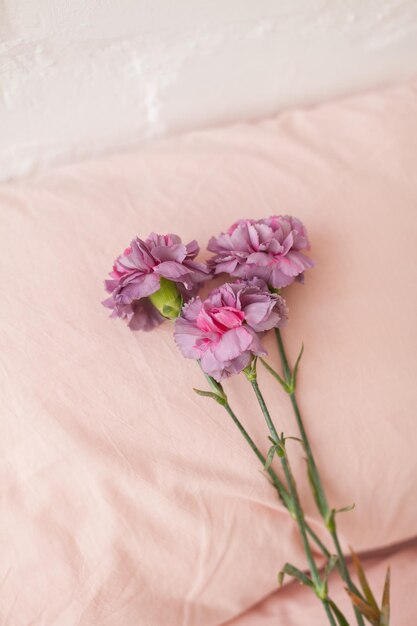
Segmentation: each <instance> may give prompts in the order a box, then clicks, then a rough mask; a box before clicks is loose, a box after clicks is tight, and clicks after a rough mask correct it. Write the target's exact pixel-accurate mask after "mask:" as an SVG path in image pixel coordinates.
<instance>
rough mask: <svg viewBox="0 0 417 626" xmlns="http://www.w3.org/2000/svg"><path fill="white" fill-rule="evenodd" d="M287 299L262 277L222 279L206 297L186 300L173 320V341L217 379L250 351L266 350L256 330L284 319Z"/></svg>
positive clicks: (243, 362) (243, 363)
mask: <svg viewBox="0 0 417 626" xmlns="http://www.w3.org/2000/svg"><path fill="white" fill-rule="evenodd" d="M287 315H288V311H287V306H286V304H285V300H284V299H283V298H282V297H281V296H279V295H278V294H273V293H270V291H269V290H268V287H267V285H266V284H265V282H264V281H262V280H259V279H254V280H252V281H250V282H237V283H226V284H224V285H222V286H221V287H219V288H217V289H214V290H213V291H212V292H211V293H210V295H209V296H208V297H207V299H206V300H205V301H204V302H202V300H201V299H200V298H196V299H195V300H192V301H191V302H190V303H189V304H187V305H185V306H184V308H183V312H182V315H181V317H179V318H178V319H177V320H176V322H175V341H176V343H177V345H178V346H179V348H180V350H181V352H182V353H183V355H184V356H185V357H187V358H189V359H198V360H200V363H201V367H202V369H203V370H204V372H205V373H206V374H209V375H210V376H212V377H213V378H214V379H215V380H217V381H218V382H220V381H221V380H222V379H223V378H225V377H227V376H231V375H232V374H238V373H239V372H241V371H242V370H243V369H244V368H245V367H247V366H248V365H249V363H250V362H251V360H252V357H253V356H254V355H265V354H266V351H265V349H264V347H263V346H262V344H261V341H260V338H259V335H258V333H262V332H264V331H266V330H270V329H271V328H274V327H279V326H282V325H283V324H284V323H285V322H286V320H287Z"/></svg>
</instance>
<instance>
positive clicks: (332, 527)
mask: <svg viewBox="0 0 417 626" xmlns="http://www.w3.org/2000/svg"><path fill="white" fill-rule="evenodd" d="M275 336H276V339H277V343H278V350H279V354H280V358H281V364H282V369H283V374H284V378H285V380H286V382H290V381H291V369H290V366H289V364H288V359H287V355H286V352H285V347H284V342H283V341H282V336H281V332H280V330H279V328H276V329H275ZM289 396H290V400H291V404H292V407H293V411H294V415H295V419H296V421H297V426H298V430H299V432H300V435H301V439H302V441H303V446H304V450H305V453H306V456H307V463H308V467H309V473H310V477H311V481H312V483H313V486H314V490H315V493H316V496H317V505H318V508H319V510H320V513H321V515H322V517H323V519H324V521H325V525H326V527H327V529H328V530H329V532H330V535H331V537H332V540H333V543H334V546H335V549H336V553H337V555H338V557H339V561H338V566H339V571H340V575H341V577H342V579H343V580H344V581H345V583H346V585H347V587H348V589H349V590H350V591H355V585H354V584H353V582H352V579H351V577H350V574H349V570H348V567H347V564H346V558H345V556H344V554H343V551H342V548H341V545H340V541H339V537H338V534H337V527H336V519H335V515H334V514H333V515H332V516H331V522H332V523H331V524H329V517H328V513H329V512H330V509H329V505H328V503H327V498H326V494H325V492H324V489H323V485H322V482H321V479H320V474H319V471H318V469H317V465H316V462H315V459H314V456H313V452H312V449H311V446H310V441H309V439H308V436H307V433H306V430H305V428H304V424H303V419H302V417H301V413H300V409H299V407H298V403H297V398H296V395H295V389H294V390H293V391H292V392H291V393H290V394H289ZM354 609H355V616H356V621H357V623H358V625H359V626H365V622H364V620H363V617H362V615H361V614H360V613H359V611H358V609H357V608H356V607H354Z"/></svg>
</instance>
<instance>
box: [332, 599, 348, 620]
mask: <svg viewBox="0 0 417 626" xmlns="http://www.w3.org/2000/svg"><path fill="white" fill-rule="evenodd" d="M328 603H329V604H330V606H331V608H332V611H333V613H334V615H335V618H336V619H337V623H338V624H339V626H349V622H348V621H347V619H346V617H345V616H344V615H343V613H342V611H341V610H340V609H339V608H338V607H337V606H336V604H335V603H334V602H333V600H330V598H329V599H328Z"/></svg>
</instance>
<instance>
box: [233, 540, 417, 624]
mask: <svg viewBox="0 0 417 626" xmlns="http://www.w3.org/2000/svg"><path fill="white" fill-rule="evenodd" d="M363 562H364V566H365V568H366V574H367V577H368V579H369V581H370V582H371V585H372V589H377V590H381V593H380V594H377V601H380V600H381V596H382V589H383V588H384V581H385V575H386V572H387V568H388V567H390V568H391V618H392V623H393V624H395V626H413V625H414V624H415V622H416V601H415V599H414V595H415V588H416V577H417V545H414V546H409V547H407V548H403V549H400V550H398V551H395V552H394V553H392V554H390V555H389V556H385V557H380V558H374V559H365V560H364V561H363ZM352 575H353V576H354V574H352ZM330 585H331V589H332V598H333V600H334V601H335V602H336V603H337V605H338V606H339V607H340V608H341V609H342V610H343V612H344V613H345V615H348V614H349V610H350V607H349V599H348V597H347V594H346V592H345V590H344V588H343V584H342V582H341V581H340V579H338V578H337V576H334V575H333V576H332V577H331V580H330ZM350 623H352V624H353V623H355V622H353V621H352V622H350ZM304 624H306V625H308V626H323V624H324V621H323V612H322V608H321V606H320V604H319V603H318V602H317V600H316V599H315V596H314V594H310V593H306V590H305V589H304V588H303V587H301V586H300V585H299V584H298V583H292V584H290V585H287V586H286V587H284V588H283V589H281V590H279V591H276V592H275V593H274V594H272V595H271V596H269V598H266V599H265V600H263V602H261V603H260V604H258V605H257V606H255V607H253V608H252V609H250V610H249V611H247V612H245V614H243V615H240V616H239V617H238V618H236V619H233V620H232V621H231V622H227V624H224V625H223V626H303V625H304Z"/></svg>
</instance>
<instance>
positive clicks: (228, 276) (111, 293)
mask: <svg viewBox="0 0 417 626" xmlns="http://www.w3.org/2000/svg"><path fill="white" fill-rule="evenodd" d="M309 248H310V244H309V240H308V236H307V231H306V229H305V227H304V225H303V224H302V222H301V221H300V220H299V219H297V218H294V217H290V216H281V215H277V216H272V217H269V218H266V219H260V220H250V219H246V220H239V221H238V222H236V223H235V224H233V225H232V226H231V227H230V228H229V230H228V231H227V232H225V233H221V234H220V235H219V236H218V237H212V238H211V239H210V241H209V243H208V250H209V251H210V252H212V253H213V256H212V257H211V258H210V259H209V261H208V262H207V263H206V264H204V263H200V262H198V261H196V257H197V255H198V253H199V246H198V244H197V242H196V241H191V242H190V243H188V244H187V245H185V244H183V243H182V241H181V239H180V237H178V236H177V235H173V234H168V235H158V234H155V233H152V234H151V235H149V237H148V238H147V239H144V240H143V239H140V238H139V237H136V238H135V239H133V241H132V242H131V244H130V246H129V247H128V248H126V250H125V251H124V252H123V254H121V255H120V256H119V257H117V259H116V260H115V262H114V265H113V269H112V271H111V272H110V279H109V280H106V281H105V288H106V291H107V293H108V298H107V299H106V300H105V301H104V302H103V304H104V306H106V307H108V308H109V309H111V317H113V318H117V317H119V318H121V319H123V320H125V322H126V323H127V325H128V326H129V328H130V329H131V330H143V331H150V330H153V329H155V328H156V327H157V326H158V325H159V324H161V323H162V322H164V321H165V320H171V322H173V334H174V339H175V342H176V344H177V346H178V348H179V350H180V351H181V353H182V354H183V356H184V357H186V358H188V359H194V360H195V361H197V363H198V365H199V366H200V368H201V370H202V373H203V375H204V377H205V380H206V381H207V383H208V388H207V389H206V390H204V389H194V391H195V392H196V393H197V394H198V395H200V396H203V397H206V398H209V399H212V400H214V401H215V402H217V403H218V404H220V405H221V406H222V407H224V409H225V411H226V412H227V413H228V414H229V416H230V417H231V419H232V420H233V422H234V423H235V425H236V426H237V428H238V429H239V431H240V433H241V434H242V436H243V437H244V438H245V440H246V442H247V443H248V445H249V446H250V448H251V449H252V451H253V452H254V454H255V455H256V456H257V458H258V459H259V461H260V463H261V464H262V466H263V468H264V470H265V472H266V473H267V474H268V476H269V478H270V481H271V488H274V489H275V490H276V491H277V495H278V497H279V498H280V500H281V501H282V503H283V505H284V506H285V507H286V509H287V510H288V513H289V515H290V516H291V518H292V519H293V520H294V523H295V524H296V525H297V527H298V531H299V535H300V539H301V543H302V545H303V548H304V552H305V556H306V570H305V571H302V570H300V569H299V568H297V567H295V566H294V565H292V564H290V563H286V564H284V565H283V567H282V568H281V570H280V572H279V574H278V582H279V584H282V581H283V579H284V576H285V575H287V576H290V577H293V578H295V579H296V580H297V581H298V582H299V583H300V584H302V585H304V586H306V587H308V588H309V589H310V590H311V591H312V592H313V593H314V594H315V595H316V596H317V599H318V601H319V602H320V603H321V604H322V606H323V610H324V611H325V613H326V616H327V620H328V622H329V623H330V624H332V625H333V626H337V625H339V626H348V625H349V622H348V619H347V618H346V616H345V615H344V614H343V613H342V611H341V610H340V608H339V607H338V606H337V605H336V604H335V602H334V601H333V600H332V598H331V595H330V591H329V584H328V581H329V576H330V574H331V572H332V571H333V570H335V571H337V572H338V574H339V575H340V576H341V578H342V579H343V581H344V584H345V587H346V591H347V593H348V595H349V597H350V599H351V602H352V605H353V609H354V616H355V621H356V623H357V624H358V625H359V626H364V624H365V620H367V622H368V623H370V624H372V625H373V626H388V625H389V613H390V599H389V590H390V575H389V570H388V572H387V575H386V579H385V584H384V589H383V593H382V600H381V603H380V604H379V603H378V602H377V601H376V599H375V595H374V593H373V592H372V590H371V588H370V586H369V583H368V581H367V579H366V575H365V573H364V569H363V567H362V564H361V562H360V559H359V557H358V556H357V555H356V553H355V552H354V551H353V550H352V549H351V560H352V563H353V566H354V569H355V571H356V574H357V578H358V585H357V584H356V583H355V582H354V581H353V580H352V578H351V575H350V573H349V570H348V567H347V561H346V557H345V555H344V553H343V551H342V548H341V545H340V541H339V536H338V530H337V515H338V514H340V513H343V512H346V511H349V510H351V509H352V508H353V507H352V506H348V507H345V508H343V509H338V510H337V509H335V508H333V507H332V506H331V504H329V502H328V499H327V496H326V492H325V489H324V486H323V483H322V480H321V478H320V473H319V470H318V465H317V463H316V460H315V458H314V454H313V451H312V448H311V445H310V442H309V439H308V435H307V432H306V429H305V426H304V422H303V419H302V416H301V413H300V410H299V406H298V403H297V397H296V389H297V372H298V369H299V365H300V360H301V357H302V354H303V347H302V348H301V350H300V353H299V355H298V358H297V360H296V362H295V364H294V366H293V367H291V366H290V363H289V361H288V358H287V355H286V351H285V347H284V342H283V338H282V334H281V329H282V328H283V327H284V326H285V325H286V324H287V320H288V308H287V305H286V302H285V299H284V296H283V294H284V293H285V288H286V287H288V286H289V285H290V284H292V283H293V282H294V281H298V282H299V283H303V281H304V273H305V271H306V270H309V269H310V268H312V267H313V266H314V263H313V261H312V260H311V258H310V257H309V256H307V255H306V251H307V250H309ZM217 275H220V276H225V282H224V283H223V284H221V285H220V286H219V287H216V288H215V289H213V290H212V291H211V292H210V293H208V295H207V297H206V298H204V299H203V298H201V297H200V296H198V295H197V294H198V291H199V289H200V287H201V286H202V285H203V284H204V283H206V282H207V281H209V280H210V279H211V278H213V277H214V276H217ZM268 331H274V333H275V336H276V342H277V349H278V351H279V355H280V360H281V365H282V371H281V372H277V371H275V370H274V369H273V368H272V367H271V365H270V364H269V363H268V361H267V360H266V358H265V357H267V352H266V350H265V348H264V345H263V343H262V339H263V337H264V335H265V333H267V332H268ZM259 363H261V365H262V366H263V367H265V368H266V370H267V371H268V372H269V373H270V374H271V376H273V377H274V379H275V380H276V381H277V385H278V386H279V388H280V390H281V391H282V392H284V393H286V394H287V395H288V397H289V400H290V402H291V405H292V408H293V412H294V417H295V421H296V424H297V427H298V431H299V437H296V438H295V437H287V436H286V435H285V433H283V432H280V430H279V429H278V428H277V426H276V424H275V422H274V419H273V418H272V416H271V412H270V410H269V408H268V407H267V405H266V402H265V399H264V397H263V395H262V391H261V389H260V386H259V384H258V378H257V367H258V366H259V365H258V364H259ZM235 375H242V376H245V377H246V379H247V381H248V384H249V386H250V388H251V389H252V391H253V392H254V394H255V395H256V398H257V401H258V403H259V408H260V415H261V416H262V419H264V421H265V424H266V429H267V431H266V436H267V437H268V439H269V451H268V453H267V454H266V456H264V455H263V454H262V452H261V451H260V448H259V447H258V445H257V443H256V442H255V441H254V440H253V439H252V438H251V436H250V434H249V432H248V430H247V429H246V428H245V426H244V425H243V423H242V422H241V420H240V419H239V418H238V416H237V415H236V414H235V412H234V411H233V409H232V407H231V406H230V403H229V401H228V397H227V393H226V390H225V388H224V387H223V381H224V380H226V379H227V378H229V377H230V376H235ZM288 439H296V440H297V441H298V442H299V443H300V445H301V446H302V447H303V450H304V453H305V455H306V460H307V470H308V471H307V475H308V480H309V484H310V486H311V489H312V492H313V495H314V499H315V502H316V505H317V509H318V511H319V513H320V516H321V518H322V520H323V524H324V527H325V529H326V530H327V532H328V535H329V546H330V545H331V548H330V547H329V546H326V545H325V544H324V542H323V541H322V540H321V539H320V538H319V537H318V536H317V534H316V533H315V532H314V531H313V529H312V528H311V527H310V526H309V524H308V523H307V521H306V519H305V515H304V511H303V505H302V502H301V501H300V497H299V494H298V490H297V484H296V481H295V478H294V475H293V472H292V469H291V463H290V459H289V456H288V451H287V446H286V442H287V440H288ZM276 457H277V459H278V461H279V463H280V464H281V467H282V477H280V476H279V475H278V473H277V472H276V471H275V469H274V467H273V466H274V460H275V458H276ZM312 543H314V544H315V545H316V547H317V548H318V549H319V550H320V552H321V553H322V554H323V555H324V557H325V561H326V564H325V567H324V568H319V567H318V565H317V563H316V559H315V558H314V554H313V550H312V548H311V545H312Z"/></svg>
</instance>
